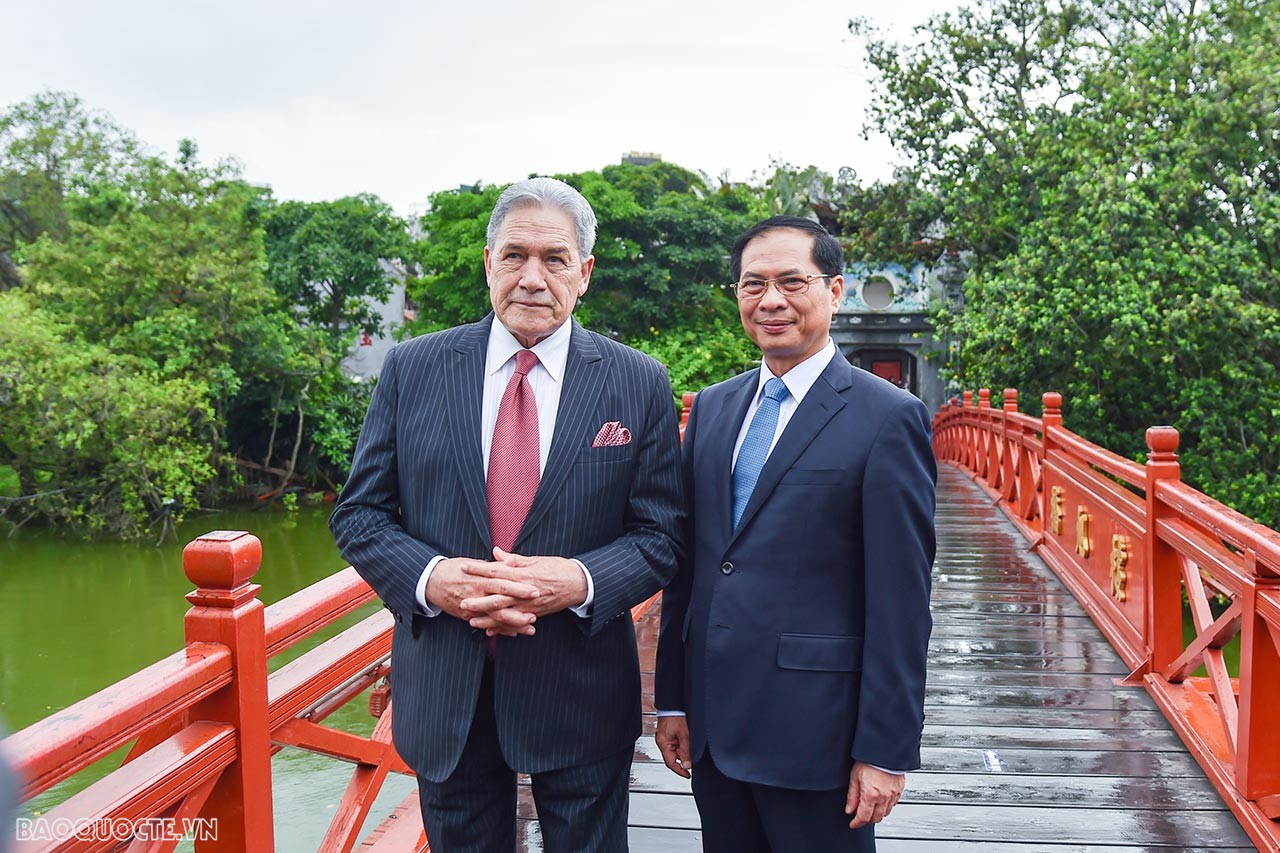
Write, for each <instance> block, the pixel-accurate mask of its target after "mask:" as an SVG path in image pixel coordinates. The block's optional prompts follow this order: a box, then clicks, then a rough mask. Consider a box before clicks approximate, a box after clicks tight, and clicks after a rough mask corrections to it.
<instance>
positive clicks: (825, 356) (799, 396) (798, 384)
mask: <svg viewBox="0 0 1280 853" xmlns="http://www.w3.org/2000/svg"><path fill="white" fill-rule="evenodd" d="M835 354H836V344H835V341H833V340H831V338H827V345H826V346H824V347H823V348H822V349H820V350H818V351H817V352H816V353H814V354H813V355H811V356H809V357H808V358H806V359H805V360H804V361H802V362H800V363H799V364H797V365H796V366H795V367H793V368H791V369H790V370H788V371H787V372H786V374H785V375H784V376H781V377H779V378H780V379H781V380H782V381H783V383H784V384H785V385H786V386H787V391H788V392H789V393H790V394H791V396H792V397H794V398H795V400H796V402H797V403H801V402H803V401H804V395H805V394H808V393H809V389H810V388H812V387H813V383H815V382H817V381H818V377H819V376H821V375H822V371H824V370H826V369H827V365H828V364H830V363H831V359H832V358H833V357H834V356H835ZM770 379H773V371H772V370H770V369H769V365H767V364H764V363H761V365H760V381H759V384H757V385H756V399H757V400H758V399H760V398H761V395H762V394H764V386H765V383H766V382H768V381H769V380H770Z"/></svg>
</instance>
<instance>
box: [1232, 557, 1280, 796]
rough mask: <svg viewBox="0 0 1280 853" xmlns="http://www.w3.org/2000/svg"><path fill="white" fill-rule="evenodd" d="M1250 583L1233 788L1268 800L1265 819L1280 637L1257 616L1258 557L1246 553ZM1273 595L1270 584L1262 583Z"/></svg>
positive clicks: (1278, 742)
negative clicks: (1252, 580) (1251, 579)
mask: <svg viewBox="0 0 1280 853" xmlns="http://www.w3.org/2000/svg"><path fill="white" fill-rule="evenodd" d="M1244 557H1245V568H1246V570H1248V572H1249V574H1250V575H1252V576H1253V578H1254V582H1253V583H1251V584H1249V585H1248V586H1246V587H1245V588H1244V590H1242V591H1241V594H1240V597H1241V598H1242V599H1243V605H1244V606H1243V608H1242V611H1241V616H1242V619H1241V623H1240V716H1239V729H1238V732H1239V735H1238V743H1239V745H1238V747H1237V749H1236V768H1235V769H1236V787H1237V788H1238V789H1239V791H1240V793H1241V794H1243V795H1244V797H1245V799H1247V800H1261V799H1263V798H1264V797H1266V798H1270V799H1271V803H1270V806H1271V808H1270V809H1268V810H1267V811H1268V813H1269V814H1271V815H1272V816H1273V817H1274V815H1275V813H1276V812H1280V802H1277V801H1276V800H1277V795H1280V648H1277V647H1278V646H1280V631H1272V630H1270V629H1269V628H1268V626H1267V622H1266V620H1265V619H1263V617H1262V616H1261V615H1259V613H1258V591H1259V580H1260V579H1259V574H1258V555H1257V553H1256V552H1255V551H1254V550H1253V549H1252V548H1248V549H1246V550H1245V555H1244ZM1261 582H1262V583H1263V584H1265V585H1266V586H1268V587H1270V588H1271V589H1275V588H1276V587H1275V581H1265V580H1264V581H1261Z"/></svg>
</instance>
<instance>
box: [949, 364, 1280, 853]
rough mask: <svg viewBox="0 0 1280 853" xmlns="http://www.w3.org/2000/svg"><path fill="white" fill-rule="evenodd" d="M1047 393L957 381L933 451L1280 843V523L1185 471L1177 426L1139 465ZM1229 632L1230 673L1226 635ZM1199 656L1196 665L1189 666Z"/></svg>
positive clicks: (1232, 801)
mask: <svg viewBox="0 0 1280 853" xmlns="http://www.w3.org/2000/svg"><path fill="white" fill-rule="evenodd" d="M1043 403H1044V416H1043V417H1042V418H1034V417H1030V416H1028V415H1025V414H1022V413H1020V412H1019V411H1018V393H1017V391H1015V390H1013V389H1006V390H1005V392H1004V400H1003V405H1002V406H1001V407H999V408H995V407H993V406H992V405H991V399H990V392H989V391H988V390H987V389H982V390H981V391H979V392H978V398H977V402H976V404H975V401H974V398H973V393H972V392H965V394H964V399H963V402H962V403H959V402H957V401H955V400H952V402H951V403H949V404H948V405H947V406H945V407H944V408H943V409H942V410H941V411H940V412H939V413H938V415H937V416H936V417H935V419H934V439H933V442H934V450H935V453H936V454H937V457H938V459H939V460H941V461H943V462H949V463H951V464H954V465H957V466H959V467H960V468H962V469H964V470H965V471H967V472H968V473H969V474H970V475H971V476H972V477H973V479H974V480H975V481H976V482H977V483H978V484H979V485H980V486H982V488H983V489H985V490H986V491H987V493H988V494H990V495H991V496H992V497H993V498H995V500H996V502H997V504H998V505H999V506H1001V508H1002V509H1003V510H1004V512H1005V514H1006V515H1008V516H1009V518H1010V519H1012V521H1013V522H1014V524H1015V525H1017V527H1018V528H1019V529H1020V530H1021V531H1022V533H1023V535H1025V536H1026V538H1027V539H1028V540H1030V541H1031V542H1032V544H1033V547H1034V548H1035V550H1036V551H1037V552H1038V553H1039V555H1040V556H1041V557H1042V558H1043V559H1044V561H1045V562H1046V563H1048V564H1049V566H1050V567H1052V568H1053V570H1054V571H1055V572H1056V573H1057V575H1058V577H1059V578H1060V579H1061V580H1062V582H1063V583H1064V584H1065V585H1066V586H1067V588H1068V589H1070V590H1071V592H1072V593H1073V594H1074V595H1075V597H1076V598H1077V600H1079V601H1080V603H1081V604H1082V605H1083V606H1084V608H1085V609H1086V610H1087V611H1088V612H1089V615H1090V616H1092V617H1093V619H1094V621H1095V622H1096V623H1097V625H1098V627H1099V628H1100V629H1101V630H1102V631H1103V633H1104V634H1105V635H1106V636H1107V638H1108V640H1110V642H1111V643H1112V645H1113V646H1114V647H1115V648H1116V650H1117V652H1118V653H1119V654H1120V655H1121V657H1122V658H1123V659H1124V660H1125V662H1126V663H1127V664H1128V665H1129V666H1130V667H1131V668H1132V670H1133V672H1132V674H1131V675H1130V676H1129V679H1128V681H1130V682H1131V683H1133V684H1139V685H1141V686H1143V687H1145V688H1146V689H1147V691H1148V692H1149V693H1150V694H1151V696H1152V697H1153V698H1154V699H1155V701H1156V703H1157V704H1158V705H1159V706H1160V708H1161V710H1162V711H1163V712H1164V714H1165V716H1166V717H1168V719H1169V721H1170V722H1171V723H1172V725H1173V727H1174V728H1175V729H1176V730H1177V732H1178V734H1179V736H1181V738H1182V740H1183V742H1184V743H1186V745H1187V747H1188V748H1189V749H1190V751H1191V752H1192V754H1193V755H1194V756H1195V757H1196V759H1197V760H1198V761H1199V762H1200V764H1201V766H1202V767H1203V768H1204V770H1205V772H1206V774H1207V775H1208V776H1209V778H1210V780H1211V781H1212V782H1213V784H1214V786H1215V787H1216V788H1217V789H1218V792H1219V793H1220V794H1221V796H1222V798H1223V800H1224V801H1225V802H1226V803H1227V805H1228V806H1230V807H1231V809H1232V811H1233V812H1235V814H1236V816H1237V817H1238V818H1239V820H1240V822H1241V824H1242V826H1243V827H1244V829H1245V831H1246V832H1248V833H1249V836H1250V838H1252V839H1253V841H1254V843H1255V844H1257V846H1258V848H1259V849H1260V850H1267V851H1273V853H1274V851H1280V533H1277V532H1276V531H1274V530H1271V529H1269V528H1266V527H1264V526H1262V525H1261V524H1258V523H1257V522H1254V521H1252V520H1251V519H1248V518H1246V517H1244V516H1242V515H1240V514H1239V513H1237V512H1235V511H1233V510H1231V509H1230V508H1228V507H1226V506H1224V505H1223V504H1221V503H1219V502H1217V501H1215V500H1213V499H1212V498H1209V497H1207V496H1206V495H1204V494H1202V493H1201V492H1198V491H1196V490H1195V489H1193V488H1191V487H1190V486H1188V485H1186V484H1184V483H1182V482H1181V481H1180V473H1179V465H1178V456H1177V452H1176V451H1177V449H1178V432H1177V430H1175V429H1173V428H1172V427H1152V428H1150V429H1148V430H1147V435H1146V439H1147V447H1148V448H1149V450H1150V453H1149V455H1148V457H1147V462H1146V464H1145V465H1140V464H1138V463H1136V462H1133V461H1130V460H1128V459H1125V458H1123V457H1121V456H1118V455H1116V454H1114V453H1112V452H1111V451H1109V450H1105V449H1104V448H1101V447H1098V446H1097V445H1094V444H1091V443H1090V442H1088V441H1085V440H1084V439H1083V438H1081V437H1080V436H1078V435H1076V434H1075V433H1073V432H1071V431H1070V430H1068V429H1066V428H1065V427H1064V426H1063V423H1062V396H1061V395H1060V394H1045V395H1044V397H1043ZM1184 595H1185V596H1186V600H1187V601H1188V602H1189V605H1190V610H1191V616H1192V619H1193V621H1194V624H1195V637H1194V638H1192V639H1191V640H1190V641H1188V642H1184V641H1183V619H1182V615H1183V610H1182V607H1183V605H1182V602H1183V596H1184ZM1224 603H1225V606H1224ZM1215 605H1217V607H1215ZM1237 636H1238V637H1239V638H1240V669H1239V676H1238V677H1232V676H1231V675H1230V674H1229V673H1228V671H1227V666H1226V663H1225V661H1224V660H1223V653H1222V649H1223V646H1225V645H1226V644H1227V643H1228V642H1230V641H1231V640H1232V639H1234V638H1235V637H1237ZM1202 666H1203V668H1204V670H1205V671H1206V672H1207V676H1204V677H1194V676H1193V673H1195V672H1196V671H1197V670H1199V669H1200V668H1201V667H1202Z"/></svg>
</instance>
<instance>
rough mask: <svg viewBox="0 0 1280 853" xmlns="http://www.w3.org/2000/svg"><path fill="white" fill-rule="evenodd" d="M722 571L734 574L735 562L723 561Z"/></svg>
mask: <svg viewBox="0 0 1280 853" xmlns="http://www.w3.org/2000/svg"><path fill="white" fill-rule="evenodd" d="M720 571H722V572H724V573H725V574H726V575H731V574H733V563H721V564H720Z"/></svg>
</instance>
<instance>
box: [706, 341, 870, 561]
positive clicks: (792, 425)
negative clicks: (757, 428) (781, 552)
mask: <svg viewBox="0 0 1280 853" xmlns="http://www.w3.org/2000/svg"><path fill="white" fill-rule="evenodd" d="M852 370H853V367H852V366H851V365H850V364H849V362H848V361H846V360H845V359H844V357H843V356H841V355H840V353H839V352H838V351H837V353H836V354H835V356H833V357H832V359H831V363H830V364H828V365H827V366H826V368H825V369H824V370H823V371H822V373H821V375H819V377H818V379H817V381H816V382H814V383H813V387H812V388H810V389H809V393H807V394H805V395H804V402H802V403H801V404H800V406H799V408H797V409H796V412H795V414H794V415H792V416H791V420H790V421H789V422H788V423H787V428H786V429H785V430H783V432H782V435H781V436H780V437H779V438H778V443H777V444H776V445H775V446H774V448H773V452H772V453H770V454H769V459H768V460H767V461H766V462H765V463H764V468H763V469H761V471H760V478H759V479H758V480H756V487H755V490H754V491H753V492H752V493H751V499H750V500H749V501H748V502H747V507H746V509H744V510H743V512H742V520H741V521H740V522H739V523H738V529H737V530H736V531H734V534H733V538H734V539H736V538H737V537H738V534H740V533H741V532H742V531H743V530H745V529H746V527H747V525H749V524H750V523H751V519H752V518H754V517H755V515H756V513H757V512H758V511H759V510H760V507H761V505H763V504H764V502H765V501H766V500H768V498H769V495H770V494H772V493H773V490H774V489H775V488H777V485H778V482H779V481H780V480H781V479H782V475H783V474H785V473H786V472H787V471H789V470H791V466H792V465H794V464H795V462H796V460H797V459H798V458H800V454H801V453H803V452H804V450H805V448H806V447H808V446H809V444H810V443H811V442H812V441H813V439H814V438H815V437H816V436H817V435H818V433H819V432H821V431H822V428H823V427H825V426H826V425H827V422H828V421H830V420H831V418H832V417H833V416H834V415H835V413H836V412H838V411H840V410H841V409H843V408H844V407H845V399H844V397H842V396H841V395H840V392H841V391H843V390H845V389H846V388H848V387H849V386H850V385H852V384H853V379H852V378H851V376H850V372H851V371H852ZM739 424H741V421H739ZM735 435H736V434H735ZM730 541H731V542H732V540H730Z"/></svg>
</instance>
